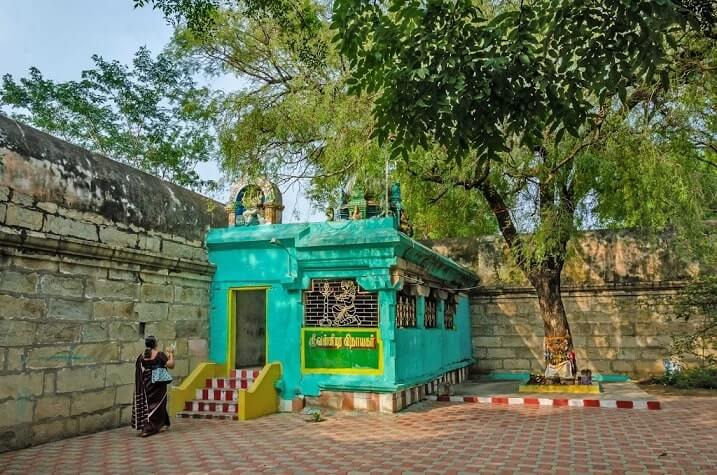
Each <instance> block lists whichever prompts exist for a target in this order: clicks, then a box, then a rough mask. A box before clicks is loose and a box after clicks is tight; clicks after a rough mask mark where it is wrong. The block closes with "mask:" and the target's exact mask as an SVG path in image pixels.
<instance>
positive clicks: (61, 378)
mask: <svg viewBox="0 0 717 475" xmlns="http://www.w3.org/2000/svg"><path fill="white" fill-rule="evenodd" d="M108 367H109V366H108ZM105 371H106V368H105V366H90V367H80V368H62V369H61V370H60V371H58V372H57V392H58V393H70V392H75V391H85V390H88V389H99V388H104V387H105Z"/></svg>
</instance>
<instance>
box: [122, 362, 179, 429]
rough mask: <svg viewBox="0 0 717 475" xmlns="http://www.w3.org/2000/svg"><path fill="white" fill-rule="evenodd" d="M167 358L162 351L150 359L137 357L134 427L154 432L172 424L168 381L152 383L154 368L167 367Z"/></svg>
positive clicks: (133, 409)
mask: <svg viewBox="0 0 717 475" xmlns="http://www.w3.org/2000/svg"><path fill="white" fill-rule="evenodd" d="M167 360H168V358H167V355H165V354H164V353H162V352H159V353H157V355H156V356H155V357H154V359H150V360H146V359H144V355H139V356H138V357H137V361H136V362H135V372H134V400H133V401H132V420H131V424H132V428H133V429H137V430H141V431H142V432H143V433H146V434H154V433H156V432H159V431H160V429H162V427H164V426H167V427H169V425H170V421H169V414H168V413H167V383H152V369H154V368H157V367H165V365H166V364H167Z"/></svg>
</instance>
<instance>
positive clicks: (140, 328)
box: [139, 322, 147, 337]
mask: <svg viewBox="0 0 717 475" xmlns="http://www.w3.org/2000/svg"><path fill="white" fill-rule="evenodd" d="M146 326H147V324H146V323H145V322H139V336H140V337H144V329H145V327H146Z"/></svg>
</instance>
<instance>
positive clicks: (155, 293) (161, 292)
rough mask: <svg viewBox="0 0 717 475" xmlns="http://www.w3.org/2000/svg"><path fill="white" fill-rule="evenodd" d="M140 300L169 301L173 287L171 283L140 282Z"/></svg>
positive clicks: (171, 297) (172, 295) (172, 293)
mask: <svg viewBox="0 0 717 475" xmlns="http://www.w3.org/2000/svg"><path fill="white" fill-rule="evenodd" d="M141 294H142V302H171V301H172V300H174V287H173V286H171V285H159V284H142V291H141Z"/></svg>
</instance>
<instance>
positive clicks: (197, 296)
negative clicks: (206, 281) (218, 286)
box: [174, 286, 209, 305]
mask: <svg viewBox="0 0 717 475" xmlns="http://www.w3.org/2000/svg"><path fill="white" fill-rule="evenodd" d="M174 301H175V302H177V303H180V304H182V303H184V304H192V305H208V304H209V290H208V289H200V288H196V287H182V286H175V287H174Z"/></svg>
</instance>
